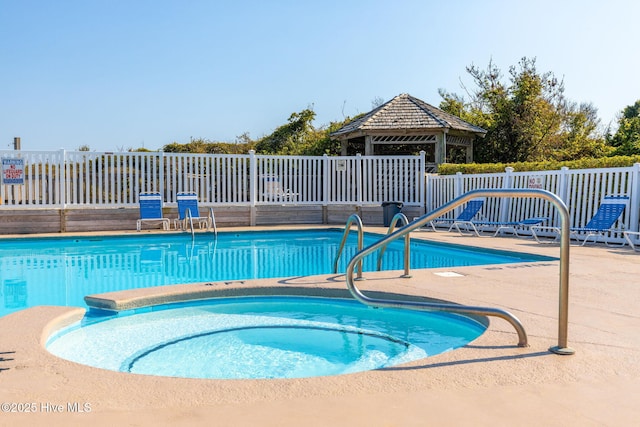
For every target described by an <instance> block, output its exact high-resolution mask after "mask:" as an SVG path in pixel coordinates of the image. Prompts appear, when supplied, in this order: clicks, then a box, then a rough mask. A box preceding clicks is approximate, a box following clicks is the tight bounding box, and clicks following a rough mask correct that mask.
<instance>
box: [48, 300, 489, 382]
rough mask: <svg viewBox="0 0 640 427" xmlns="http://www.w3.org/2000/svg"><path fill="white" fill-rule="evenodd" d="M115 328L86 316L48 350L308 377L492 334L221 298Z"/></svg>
mask: <svg viewBox="0 0 640 427" xmlns="http://www.w3.org/2000/svg"><path fill="white" fill-rule="evenodd" d="M107 319H108V320H102V321H97V322H96V319H92V318H90V317H88V318H86V319H85V320H84V322H83V323H79V324H76V325H73V326H71V327H69V328H67V329H65V330H63V331H60V332H59V333H58V334H56V335H54V336H53V337H51V338H50V340H49V342H48V344H47V349H48V350H49V351H50V352H51V353H52V354H55V355H57V356H59V357H62V358H64V359H68V360H72V361H75V362H78V363H82V364H85V365H89V366H94V367H98V368H103V369H109V370H113V371H121V372H130V373H137V374H145V375H162V376H172V377H186V378H216V379H238V378H245V379H257V378H303V377H314V376H326V375H340V374H347V373H354V372H361V371H365V370H371V369H379V368H385V367H391V366H396V365H399V364H403V363H408V362H411V361H415V360H419V359H423V358H425V357H428V356H433V355H435V354H439V353H442V352H445V351H449V350H453V349H455V348H458V347H461V346H463V345H466V344H467V343H469V342H470V341H472V340H474V339H475V338H477V337H478V336H479V335H481V334H482V333H483V332H484V331H485V329H486V324H484V323H481V322H479V321H478V320H477V319H471V318H469V317H465V316H459V315H453V314H446V313H425V312H417V311H411V310H399V309H373V308H369V307H366V306H363V305H362V304H360V303H358V302H355V301H352V300H340V299H333V298H332V299H328V298H309V297H305V298H301V297H241V298H215V299H212V300H208V301H201V302H191V303H180V304H172V305H165V306H158V307H153V308H151V309H142V310H136V311H134V312H131V313H127V315H119V316H115V317H110V318H107Z"/></svg>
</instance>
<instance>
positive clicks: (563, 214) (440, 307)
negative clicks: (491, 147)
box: [345, 189, 575, 355]
mask: <svg viewBox="0 0 640 427" xmlns="http://www.w3.org/2000/svg"><path fill="white" fill-rule="evenodd" d="M477 197H499V198H507V197H535V198H541V199H545V200H547V201H548V202H550V203H551V204H553V205H554V206H555V207H556V209H557V210H558V212H559V214H560V283H559V288H560V289H559V315H558V345H556V346H553V347H550V348H549V351H551V352H553V353H555V354H561V355H571V354H574V353H575V350H573V349H572V348H570V347H568V345H567V335H568V333H567V330H568V323H569V315H568V312H569V310H568V307H569V210H568V209H567V206H566V205H565V203H564V202H563V201H562V200H561V199H560V198H559V197H558V196H557V195H555V194H554V193H551V192H550V191H546V190H541V189H479V190H472V191H469V192H467V193H465V194H463V195H461V196H459V197H457V198H455V199H453V200H451V201H450V202H448V203H445V204H444V205H442V206H440V207H439V208H437V209H435V210H433V211H431V212H428V213H426V214H424V215H422V216H420V217H418V218H417V219H416V220H414V221H413V222H411V223H409V224H408V225H406V226H404V227H402V228H400V229H398V230H396V231H394V232H393V233H391V234H389V235H387V236H385V237H383V238H382V239H380V240H378V241H377V242H375V243H373V244H371V245H369V246H367V247H366V248H364V249H362V250H361V251H359V252H358V253H356V254H355V255H354V256H353V257H352V258H351V261H349V264H348V265H347V271H346V273H345V276H346V282H347V288H348V289H349V292H351V295H353V297H354V298H355V299H357V300H358V301H360V302H362V303H363V304H366V305H369V306H374V307H390V308H413V309H416V310H423V311H448V312H453V313H460V314H474V315H485V316H495V317H500V318H502V319H504V320H506V321H508V322H509V323H511V324H512V325H513V327H514V328H515V329H516V332H517V333H518V346H519V347H526V346H528V343H527V335H526V332H525V330H524V327H523V326H522V323H521V322H520V321H519V320H518V318H517V317H515V316H514V315H512V314H511V313H509V312H507V311H505V310H501V309H496V308H488V307H473V306H462V305H456V304H441V303H428V302H417V301H416V302H414V301H394V300H386V299H380V298H371V297H368V296H366V295H365V294H363V293H362V292H361V291H360V290H359V289H358V288H357V287H356V285H355V282H354V279H353V270H354V268H355V266H356V265H357V264H361V263H362V259H363V258H364V257H365V256H367V255H369V254H371V253H372V252H374V251H375V250H377V249H379V248H381V247H383V246H385V245H387V244H388V243H390V242H391V241H393V240H396V239H397V238H399V237H403V236H405V235H407V234H409V233H411V232H412V231H414V230H417V229H419V228H420V227H423V226H424V225H425V224H427V223H429V221H431V220H433V219H435V218H438V217H440V216H442V215H443V214H445V213H447V212H449V211H451V210H453V209H455V208H456V207H458V206H460V205H462V204H464V203H466V202H468V201H469V200H472V199H474V198H477Z"/></svg>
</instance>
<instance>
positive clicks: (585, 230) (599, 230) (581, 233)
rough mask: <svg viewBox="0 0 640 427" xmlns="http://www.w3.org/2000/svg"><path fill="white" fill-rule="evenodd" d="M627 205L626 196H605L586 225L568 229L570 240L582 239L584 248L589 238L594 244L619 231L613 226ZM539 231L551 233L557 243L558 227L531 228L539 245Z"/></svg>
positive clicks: (627, 198)
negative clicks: (599, 239)
mask: <svg viewBox="0 0 640 427" xmlns="http://www.w3.org/2000/svg"><path fill="white" fill-rule="evenodd" d="M628 204H629V197H627V196H605V197H604V198H603V199H602V203H601V204H600V206H599V207H598V210H597V211H596V213H595V214H594V215H593V217H592V218H591V220H589V222H588V223H587V225H585V226H584V227H571V228H570V229H569V232H570V236H571V238H574V239H575V240H577V241H578V242H580V238H581V237H582V246H584V245H585V244H586V243H587V241H588V240H589V238H591V237H593V241H594V243H595V242H596V238H597V237H598V236H603V235H605V234H607V233H609V232H611V231H621V230H615V229H613V226H614V224H615V223H616V222H617V221H618V219H619V218H620V216H621V215H622V212H624V209H625V207H626V206H627V205H628ZM541 231H542V232H544V231H551V232H553V234H554V237H555V239H554V241H557V240H558V239H559V237H560V227H544V226H533V227H531V233H532V235H533V237H534V239H536V241H537V242H539V243H542V241H541V240H540V238H539V233H540V232H541ZM607 245H608V243H607Z"/></svg>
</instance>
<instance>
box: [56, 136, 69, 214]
mask: <svg viewBox="0 0 640 427" xmlns="http://www.w3.org/2000/svg"><path fill="white" fill-rule="evenodd" d="M66 163H67V152H66V151H65V149H64V148H61V149H60V158H59V160H58V165H57V166H58V173H57V175H58V182H59V183H60V185H59V191H58V193H59V197H60V200H59V201H58V203H59V205H60V208H61V209H66V208H67V169H66Z"/></svg>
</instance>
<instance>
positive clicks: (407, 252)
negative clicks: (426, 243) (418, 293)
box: [377, 212, 411, 278]
mask: <svg viewBox="0 0 640 427" xmlns="http://www.w3.org/2000/svg"><path fill="white" fill-rule="evenodd" d="M398 222H401V223H402V225H403V226H405V225H408V224H409V219H407V216H406V215H405V214H403V213H402V212H398V213H397V214H395V215H394V216H393V218H391V222H390V223H389V229H388V230H387V234H391V233H393V230H395V228H396V224H397V223H398ZM386 249H387V245H384V246H382V247H381V248H380V252H379V253H378V265H377V269H378V271H380V270H381V269H382V256H383V255H384V251H385V250H386ZM410 260H411V236H410V235H409V233H407V234H406V235H405V236H404V274H403V275H402V276H400V277H404V278H409V277H411V274H410V273H409V269H410Z"/></svg>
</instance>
